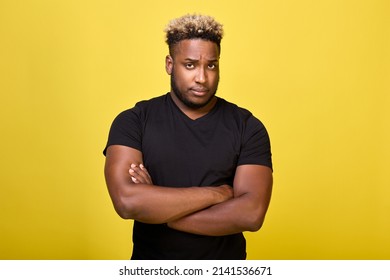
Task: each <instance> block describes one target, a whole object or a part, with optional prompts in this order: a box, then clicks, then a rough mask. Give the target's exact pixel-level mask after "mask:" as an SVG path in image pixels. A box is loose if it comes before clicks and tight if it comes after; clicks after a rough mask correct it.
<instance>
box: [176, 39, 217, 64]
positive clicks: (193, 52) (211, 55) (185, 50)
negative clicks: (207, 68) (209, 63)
mask: <svg viewBox="0 0 390 280" xmlns="http://www.w3.org/2000/svg"><path fill="white" fill-rule="evenodd" d="M173 54H174V56H175V57H179V58H183V59H186V58H190V59H196V60H199V59H201V58H205V59H207V60H217V59H219V50H218V46H217V44H216V43H214V42H212V41H208V40H203V39H186V40H182V41H180V42H178V43H177V44H176V45H175V46H174V47H173Z"/></svg>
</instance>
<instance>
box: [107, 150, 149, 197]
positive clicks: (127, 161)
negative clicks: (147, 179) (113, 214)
mask: <svg viewBox="0 0 390 280" xmlns="http://www.w3.org/2000/svg"><path fill="white" fill-rule="evenodd" d="M132 163H135V164H140V163H142V153H141V152H140V151H138V150H136V149H134V148H130V147H127V146H121V145H112V146H109V147H108V148H107V152H106V162H105V167H104V175H105V179H106V184H107V187H108V190H109V193H110V195H111V197H112V199H113V200H115V198H116V196H119V194H120V190H121V189H122V188H124V187H126V186H128V185H130V184H133V183H132V181H131V177H130V174H129V168H130V165H131V164H132Z"/></svg>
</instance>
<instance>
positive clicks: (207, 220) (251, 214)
mask: <svg viewBox="0 0 390 280" xmlns="http://www.w3.org/2000/svg"><path fill="white" fill-rule="evenodd" d="M266 205H267V206H268V204H266ZM267 206H265V204H263V205H262V206H260V207H259V205H258V204H256V201H255V200H253V199H252V198H251V196H250V195H247V194H244V195H241V196H239V197H236V198H234V199H231V200H228V201H225V202H223V203H220V204H218V205H214V206H212V207H209V208H207V209H204V210H201V211H198V212H196V213H193V214H190V215H187V216H185V217H183V218H181V219H178V220H175V221H173V222H170V223H168V226H169V227H171V228H174V229H176V230H180V231H184V232H188V233H194V234H201V235H208V236H222V235H228V234H234V233H239V232H244V231H257V230H258V229H260V227H261V226H262V224H263V221H264V217H265V214H266V211H267V209H266V208H267Z"/></svg>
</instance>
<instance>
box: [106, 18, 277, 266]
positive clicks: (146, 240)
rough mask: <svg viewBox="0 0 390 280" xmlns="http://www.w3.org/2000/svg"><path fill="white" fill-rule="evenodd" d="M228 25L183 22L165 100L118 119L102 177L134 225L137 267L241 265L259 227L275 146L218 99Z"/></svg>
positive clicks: (174, 41)
mask: <svg viewBox="0 0 390 280" xmlns="http://www.w3.org/2000/svg"><path fill="white" fill-rule="evenodd" d="M222 35H223V30H222V25H221V24H219V23H218V22H216V21H215V20H214V19H213V18H211V17H209V16H203V15H186V16H183V17H181V18H178V19H174V20H172V21H171V22H170V23H169V25H168V27H167V28H166V36H167V37H166V41H167V44H168V46H169V55H167V57H166V72H167V73H168V74H169V75H170V76H171V90H170V92H169V93H167V94H165V95H163V96H160V97H156V98H153V99H151V100H149V101H142V102H139V103H137V104H136V106H135V107H134V108H132V109H129V110H126V111H124V112H122V113H121V114H119V115H118V116H117V117H116V119H115V120H114V122H113V124H112V127H111V130H110V134H109V139H108V143H107V147H106V149H105V151H104V154H105V155H106V165H105V176H106V182H107V186H108V190H109V193H110V196H111V199H112V201H113V204H114V207H115V209H116V211H117V213H118V214H119V215H120V216H121V217H122V218H124V219H133V220H134V228H133V243H134V246H133V254H132V259H245V258H246V241H245V238H244V236H243V232H244V231H257V230H259V229H260V227H261V226H262V224H263V221H264V217H265V214H266V212H267V208H268V205H269V202H270V197H271V189H272V162H271V151H270V142H269V137H268V134H267V131H266V129H265V127H264V126H263V124H262V123H261V122H260V121H259V120H258V119H256V118H255V117H254V116H253V115H252V114H251V113H250V112H249V111H247V110H245V109H242V108H239V107H237V106H236V105H234V104H232V103H229V102H227V101H225V100H224V99H222V98H219V97H216V95H215V94H216V91H217V87H218V82H219V55H220V51H221V46H220V42H221V39H222Z"/></svg>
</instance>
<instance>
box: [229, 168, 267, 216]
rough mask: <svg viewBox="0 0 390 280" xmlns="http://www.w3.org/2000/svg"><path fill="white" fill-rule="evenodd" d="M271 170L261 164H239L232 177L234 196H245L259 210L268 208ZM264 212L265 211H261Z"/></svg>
mask: <svg viewBox="0 0 390 280" xmlns="http://www.w3.org/2000/svg"><path fill="white" fill-rule="evenodd" d="M272 183H273V178H272V170H271V168H269V167H267V166H263V165H250V164H248V165H240V166H238V167H237V170H236V174H235V177H234V182H233V187H234V197H246V198H247V201H248V203H253V206H254V207H256V208H258V210H259V211H261V212H265V211H266V210H267V208H268V205H269V202H270V199H271V193H272ZM263 214H265V213H263Z"/></svg>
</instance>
